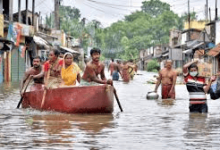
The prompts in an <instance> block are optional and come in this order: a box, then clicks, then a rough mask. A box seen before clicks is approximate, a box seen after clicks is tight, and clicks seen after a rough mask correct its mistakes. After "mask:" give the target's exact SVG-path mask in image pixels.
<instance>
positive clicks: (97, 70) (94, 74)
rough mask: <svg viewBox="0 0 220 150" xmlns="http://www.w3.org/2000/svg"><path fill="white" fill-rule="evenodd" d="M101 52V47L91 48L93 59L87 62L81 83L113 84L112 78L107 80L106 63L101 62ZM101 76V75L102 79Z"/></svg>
mask: <svg viewBox="0 0 220 150" xmlns="http://www.w3.org/2000/svg"><path fill="white" fill-rule="evenodd" d="M100 54H101V50H100V49H98V48H93V49H91V51H90V55H91V57H92V61H90V62H88V63H87V64H86V68H85V71H84V74H83V76H82V80H81V82H80V84H81V85H93V84H97V83H99V84H110V85H112V80H110V79H109V80H106V77H105V72H104V69H105V65H104V64H103V63H100V62H99V59H100ZM99 76H100V77H101V79H100V77H99Z"/></svg>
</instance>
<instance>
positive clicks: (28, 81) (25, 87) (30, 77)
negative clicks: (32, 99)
mask: <svg viewBox="0 0 220 150" xmlns="http://www.w3.org/2000/svg"><path fill="white" fill-rule="evenodd" d="M32 79H33V78H32V76H29V77H28V79H27V80H26V82H25V85H24V87H23V89H22V90H21V93H22V96H21V99H20V101H19V102H18V105H17V108H19V107H20V105H21V103H22V101H23V98H24V96H23V94H24V93H25V92H26V89H27V87H28V85H29V83H30V82H31V80H32Z"/></svg>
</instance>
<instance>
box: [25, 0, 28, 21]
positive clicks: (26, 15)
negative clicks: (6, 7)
mask: <svg viewBox="0 0 220 150" xmlns="http://www.w3.org/2000/svg"><path fill="white" fill-rule="evenodd" d="M25 10H26V11H25V12H26V13H25V20H26V24H28V0H26V9H25Z"/></svg>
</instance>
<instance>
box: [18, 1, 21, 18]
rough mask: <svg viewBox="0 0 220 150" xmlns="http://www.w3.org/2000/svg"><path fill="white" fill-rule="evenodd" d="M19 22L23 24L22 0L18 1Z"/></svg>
mask: <svg viewBox="0 0 220 150" xmlns="http://www.w3.org/2000/svg"><path fill="white" fill-rule="evenodd" d="M18 22H21V0H18Z"/></svg>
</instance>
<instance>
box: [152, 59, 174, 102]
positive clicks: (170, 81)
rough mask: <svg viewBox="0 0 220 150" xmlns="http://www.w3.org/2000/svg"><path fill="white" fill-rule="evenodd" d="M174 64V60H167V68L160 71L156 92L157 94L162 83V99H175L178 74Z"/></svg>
mask: <svg viewBox="0 0 220 150" xmlns="http://www.w3.org/2000/svg"><path fill="white" fill-rule="evenodd" d="M172 64H173V62H172V60H166V62H165V68H164V69H162V70H160V71H159V78H158V80H157V83H156V87H155V92H156V93H157V89H158V87H159V85H160V83H161V82H162V86H161V87H162V88H161V95H162V99H168V98H171V99H175V85H176V78H177V73H176V71H175V70H174V69H172Z"/></svg>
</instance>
